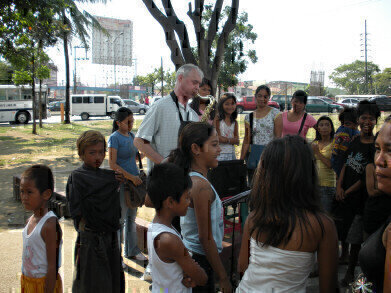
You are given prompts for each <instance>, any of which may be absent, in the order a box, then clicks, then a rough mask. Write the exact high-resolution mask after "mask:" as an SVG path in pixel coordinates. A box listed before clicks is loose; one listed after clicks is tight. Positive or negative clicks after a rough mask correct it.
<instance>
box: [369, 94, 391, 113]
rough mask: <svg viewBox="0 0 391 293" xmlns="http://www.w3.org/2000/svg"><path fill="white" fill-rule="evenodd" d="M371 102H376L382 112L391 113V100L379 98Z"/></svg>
mask: <svg viewBox="0 0 391 293" xmlns="http://www.w3.org/2000/svg"><path fill="white" fill-rule="evenodd" d="M369 100H370V101H371V102H372V101H375V103H376V105H377V106H378V107H379V110H380V111H391V99H390V98H387V97H384V98H383V97H377V98H372V99H369Z"/></svg>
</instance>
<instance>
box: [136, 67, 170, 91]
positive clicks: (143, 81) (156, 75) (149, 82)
mask: <svg viewBox="0 0 391 293" xmlns="http://www.w3.org/2000/svg"><path fill="white" fill-rule="evenodd" d="M161 79H162V69H161V67H159V68H155V69H154V70H153V72H151V73H148V74H147V75H145V76H142V75H137V76H135V77H134V78H133V85H139V86H145V87H150V88H152V93H151V94H154V92H155V88H156V87H159V85H161V82H162V80H161ZM175 81H176V75H175V72H171V71H164V70H163V86H164V91H165V92H168V91H171V90H173V89H174V87H175ZM160 91H161V92H162V89H161V88H160Z"/></svg>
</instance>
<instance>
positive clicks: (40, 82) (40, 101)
mask: <svg viewBox="0 0 391 293" xmlns="http://www.w3.org/2000/svg"><path fill="white" fill-rule="evenodd" d="M39 128H42V79H40V80H39Z"/></svg>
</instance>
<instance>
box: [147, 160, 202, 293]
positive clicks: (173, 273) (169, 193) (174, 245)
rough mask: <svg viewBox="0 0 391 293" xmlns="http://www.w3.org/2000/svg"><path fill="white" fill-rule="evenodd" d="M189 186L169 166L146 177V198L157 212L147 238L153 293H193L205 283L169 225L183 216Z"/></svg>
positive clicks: (180, 172) (188, 181)
mask: <svg viewBox="0 0 391 293" xmlns="http://www.w3.org/2000/svg"><path fill="white" fill-rule="evenodd" d="M191 184H192V183H191V179H190V177H189V175H188V174H186V173H185V171H184V170H183V169H182V168H180V167H178V166H177V165H174V164H172V163H163V164H159V165H156V166H154V168H153V169H152V170H151V172H150V174H149V176H148V182H147V191H148V196H149V198H150V200H151V201H152V203H153V206H154V208H155V210H156V216H155V218H154V219H153V221H152V223H151V225H150V226H149V227H148V238H147V243H148V257H149V262H150V264H151V265H152V292H192V289H191V288H192V287H194V286H197V285H204V284H206V282H207V280H208V277H207V275H206V273H205V271H204V270H203V269H202V268H201V267H200V266H199V265H198V264H197V263H196V262H195V261H194V260H193V259H192V258H191V256H190V254H189V252H188V250H187V249H186V248H185V246H184V244H183V242H182V237H181V235H180V234H179V233H178V232H177V231H176V230H175V228H174V227H173V226H172V225H171V223H172V219H173V218H174V217H175V216H184V215H186V212H187V208H188V206H189V204H190V198H189V192H190V188H191ZM162 290H163V291H162Z"/></svg>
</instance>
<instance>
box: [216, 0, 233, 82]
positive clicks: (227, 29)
mask: <svg viewBox="0 0 391 293" xmlns="http://www.w3.org/2000/svg"><path fill="white" fill-rule="evenodd" d="M238 12H239V0H232V3H231V11H230V13H229V16H228V19H227V21H226V22H225V24H224V27H223V31H222V33H221V35H220V37H219V39H218V41H217V48H216V55H215V59H214V60H213V64H212V68H211V74H212V78H211V80H212V81H214V82H213V83H215V84H212V86H213V87H214V88H215V87H216V85H217V77H218V76H219V72H220V66H221V63H222V62H223V59H224V51H225V44H226V42H227V40H228V37H229V34H230V33H231V32H232V30H233V29H234V28H235V26H236V20H237V18H238Z"/></svg>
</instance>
